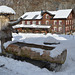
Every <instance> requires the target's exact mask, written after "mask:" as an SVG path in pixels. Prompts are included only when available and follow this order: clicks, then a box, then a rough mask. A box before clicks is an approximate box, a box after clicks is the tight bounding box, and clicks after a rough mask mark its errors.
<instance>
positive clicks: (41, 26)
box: [13, 24, 50, 28]
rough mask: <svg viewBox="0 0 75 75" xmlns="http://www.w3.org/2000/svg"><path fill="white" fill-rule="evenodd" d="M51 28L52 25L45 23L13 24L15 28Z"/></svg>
mask: <svg viewBox="0 0 75 75" xmlns="http://www.w3.org/2000/svg"><path fill="white" fill-rule="evenodd" d="M22 27H24V28H50V26H45V25H35V24H32V25H23V24H18V25H15V26H13V28H22Z"/></svg>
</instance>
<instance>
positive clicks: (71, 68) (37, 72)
mask: <svg viewBox="0 0 75 75" xmlns="http://www.w3.org/2000/svg"><path fill="white" fill-rule="evenodd" d="M49 36H50V37H53V38H55V39H56V40H57V41H59V42H60V44H59V45H56V48H55V49H54V50H53V51H54V52H53V51H52V53H53V54H52V53H51V55H52V56H53V57H54V56H56V55H57V54H59V53H60V50H63V49H67V59H66V62H65V63H64V64H63V65H62V68H61V70H60V71H59V72H52V71H48V70H47V69H46V68H43V69H40V68H39V67H37V66H34V65H32V64H30V63H27V62H25V61H24V62H21V61H17V60H14V59H11V58H7V57H2V56H0V63H1V64H2V63H4V64H5V66H4V67H0V75H13V74H14V75H31V74H32V75H60V74H61V75H75V36H74V35H57V34H53V35H52V34H47V35H44V34H24V33H23V34H21V33H19V34H16V33H14V34H13V40H14V41H21V42H28V43H36V44H42V45H43V42H44V41H45V40H46V38H47V37H49Z"/></svg>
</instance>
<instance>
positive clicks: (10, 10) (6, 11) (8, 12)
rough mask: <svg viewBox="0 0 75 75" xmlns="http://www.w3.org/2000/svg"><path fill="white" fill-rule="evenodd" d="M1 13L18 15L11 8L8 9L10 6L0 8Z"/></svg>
mask: <svg viewBox="0 0 75 75" xmlns="http://www.w3.org/2000/svg"><path fill="white" fill-rule="evenodd" d="M0 13H1V14H4V13H7V14H16V12H15V11H14V10H13V9H12V8H11V7H8V6H5V5H2V6H0Z"/></svg>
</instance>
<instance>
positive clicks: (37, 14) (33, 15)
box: [21, 11, 56, 20]
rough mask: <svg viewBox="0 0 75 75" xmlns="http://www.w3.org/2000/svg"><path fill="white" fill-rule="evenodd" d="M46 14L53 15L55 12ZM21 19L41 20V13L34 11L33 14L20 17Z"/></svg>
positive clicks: (28, 13)
mask: <svg viewBox="0 0 75 75" xmlns="http://www.w3.org/2000/svg"><path fill="white" fill-rule="evenodd" d="M47 12H48V13H50V14H52V15H55V13H56V11H47ZM21 17H22V18H23V19H27V20H30V19H41V18H42V16H41V11H35V12H26V13H25V14H24V15H22V16H21Z"/></svg>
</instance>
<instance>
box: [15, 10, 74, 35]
mask: <svg viewBox="0 0 75 75" xmlns="http://www.w3.org/2000/svg"><path fill="white" fill-rule="evenodd" d="M73 16H74V12H73V10H72V9H63V10H57V11H35V12H26V13H25V14H24V15H22V16H21V17H22V18H23V21H22V22H21V23H20V25H16V26H14V28H15V29H18V30H19V31H23V32H52V33H65V34H66V33H69V32H71V31H73V28H74V27H73V25H74V22H73V19H74V17H73Z"/></svg>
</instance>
